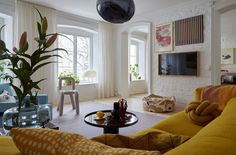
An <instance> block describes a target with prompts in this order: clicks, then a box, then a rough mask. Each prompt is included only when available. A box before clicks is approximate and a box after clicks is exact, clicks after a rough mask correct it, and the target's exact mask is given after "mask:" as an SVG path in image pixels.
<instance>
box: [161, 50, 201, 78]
mask: <svg viewBox="0 0 236 155" xmlns="http://www.w3.org/2000/svg"><path fill="white" fill-rule="evenodd" d="M198 62H199V52H185V53H168V54H159V75H193V76H197V75H198V65H199V63H198Z"/></svg>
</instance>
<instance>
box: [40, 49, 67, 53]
mask: <svg viewBox="0 0 236 155" xmlns="http://www.w3.org/2000/svg"><path fill="white" fill-rule="evenodd" d="M54 51H64V52H66V53H67V54H68V52H67V50H65V49H64V48H55V49H53V50H50V51H47V50H45V51H43V52H42V53H50V52H54Z"/></svg>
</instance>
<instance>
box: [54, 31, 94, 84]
mask: <svg viewBox="0 0 236 155" xmlns="http://www.w3.org/2000/svg"><path fill="white" fill-rule="evenodd" d="M57 30H58V33H60V34H62V35H64V34H65V35H72V36H73V39H74V43H73V46H74V49H73V73H74V74H76V75H78V72H77V54H78V51H77V37H86V38H89V39H90V52H89V69H88V70H92V69H93V68H94V61H93V55H94V54H93V52H94V48H93V46H94V34H93V33H91V32H88V31H86V30H79V29H75V28H67V27H59V26H58V27H57ZM59 59H60V58H59ZM58 69H59V65H57V70H58ZM59 74H60V73H59V72H58V75H57V76H59ZM79 76H80V83H79V84H82V85H83V84H87V83H90V82H89V81H87V80H81V76H82V75H79Z"/></svg>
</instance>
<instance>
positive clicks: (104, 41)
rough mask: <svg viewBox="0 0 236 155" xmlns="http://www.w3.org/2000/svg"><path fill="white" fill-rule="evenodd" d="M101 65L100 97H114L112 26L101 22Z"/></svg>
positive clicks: (99, 73)
mask: <svg viewBox="0 0 236 155" xmlns="http://www.w3.org/2000/svg"><path fill="white" fill-rule="evenodd" d="M98 38H99V48H98V49H99V56H98V57H99V59H98V60H99V61H98V62H99V65H98V97H99V98H105V97H111V96H114V80H113V79H114V70H113V66H114V65H113V63H114V60H113V56H112V26H111V24H109V23H105V22H99V28H98Z"/></svg>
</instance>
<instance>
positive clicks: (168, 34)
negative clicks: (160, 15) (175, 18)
mask: <svg viewBox="0 0 236 155" xmlns="http://www.w3.org/2000/svg"><path fill="white" fill-rule="evenodd" d="M172 33H173V27H172V23H167V24H162V25H157V26H156V51H159V52H163V51H172V50H173V41H172V40H173V39H172Z"/></svg>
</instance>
